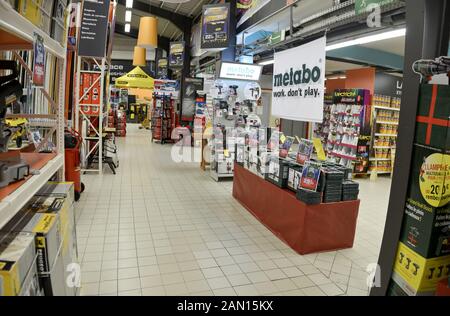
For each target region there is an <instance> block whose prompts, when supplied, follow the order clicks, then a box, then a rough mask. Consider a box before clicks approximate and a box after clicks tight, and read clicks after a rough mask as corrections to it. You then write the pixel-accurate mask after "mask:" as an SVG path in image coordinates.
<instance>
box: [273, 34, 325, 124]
mask: <svg viewBox="0 0 450 316" xmlns="http://www.w3.org/2000/svg"><path fill="white" fill-rule="evenodd" d="M325 47H326V38H325V37H322V38H320V39H318V40H315V41H312V42H310V43H308V44H305V45H302V46H299V47H296V48H293V49H289V50H286V51H282V52H279V53H276V54H275V64H274V75H273V97H272V115H273V116H276V117H281V118H284V119H289V120H293V121H305V122H316V123H321V122H322V121H323V103H324V89H325V86H324V83H325Z"/></svg>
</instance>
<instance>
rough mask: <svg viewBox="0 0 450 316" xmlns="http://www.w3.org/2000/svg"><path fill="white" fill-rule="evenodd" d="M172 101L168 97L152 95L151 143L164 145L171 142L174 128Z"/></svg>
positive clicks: (157, 94)
mask: <svg viewBox="0 0 450 316" xmlns="http://www.w3.org/2000/svg"><path fill="white" fill-rule="evenodd" d="M173 103H174V100H173V99H172V97H171V96H170V95H165V94H159V93H154V94H153V106H152V127H151V130H152V141H153V142H159V143H160V144H164V143H167V142H171V141H172V131H173V129H174V128H175V109H174V105H173Z"/></svg>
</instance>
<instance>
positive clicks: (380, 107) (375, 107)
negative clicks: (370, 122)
mask: <svg viewBox="0 0 450 316" xmlns="http://www.w3.org/2000/svg"><path fill="white" fill-rule="evenodd" d="M373 108H374V109H377V110H388V111H389V110H390V111H396V112H400V108H390V107H387V106H378V105H374V107H373Z"/></svg>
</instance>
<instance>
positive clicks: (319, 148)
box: [313, 138, 327, 161]
mask: <svg viewBox="0 0 450 316" xmlns="http://www.w3.org/2000/svg"><path fill="white" fill-rule="evenodd" d="M313 143H314V148H315V149H316V153H317V159H319V160H320V161H325V160H326V159H327V157H326V155H325V151H324V150H323V146H322V142H321V141H320V138H313Z"/></svg>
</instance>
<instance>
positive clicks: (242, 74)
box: [219, 62, 262, 81]
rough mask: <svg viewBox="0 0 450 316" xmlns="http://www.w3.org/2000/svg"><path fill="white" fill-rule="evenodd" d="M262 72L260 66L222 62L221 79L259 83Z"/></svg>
mask: <svg viewBox="0 0 450 316" xmlns="http://www.w3.org/2000/svg"><path fill="white" fill-rule="evenodd" d="M261 71H262V67H261V66H260V65H250V64H239V63H229V62H222V64H221V65H220V73H219V77H220V78H221V79H232V80H248V81H259V79H260V77H261Z"/></svg>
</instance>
